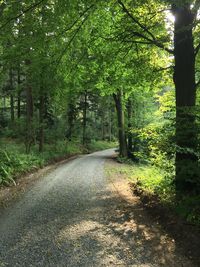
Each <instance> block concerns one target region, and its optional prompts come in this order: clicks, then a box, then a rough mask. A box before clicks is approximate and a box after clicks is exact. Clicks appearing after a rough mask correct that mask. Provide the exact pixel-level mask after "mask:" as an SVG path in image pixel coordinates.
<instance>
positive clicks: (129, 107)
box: [127, 98, 133, 158]
mask: <svg viewBox="0 0 200 267" xmlns="http://www.w3.org/2000/svg"><path fill="white" fill-rule="evenodd" d="M127 115H128V156H129V157H130V158H131V157H132V151H133V136H132V133H131V129H132V101H131V99H130V98H129V99H128V103H127Z"/></svg>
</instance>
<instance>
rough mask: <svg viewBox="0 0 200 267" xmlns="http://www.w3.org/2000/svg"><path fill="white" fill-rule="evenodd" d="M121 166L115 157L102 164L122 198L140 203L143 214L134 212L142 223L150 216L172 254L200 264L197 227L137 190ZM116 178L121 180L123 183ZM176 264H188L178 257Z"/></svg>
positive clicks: (199, 241)
mask: <svg viewBox="0 0 200 267" xmlns="http://www.w3.org/2000/svg"><path fill="white" fill-rule="evenodd" d="M123 167H124V165H123V164H121V163H118V162H117V161H116V160H115V159H112V160H109V161H107V165H106V172H107V175H108V176H109V177H110V179H115V180H116V179H117V180H119V186H118V188H119V192H120V194H121V195H122V197H123V198H125V199H127V198H128V201H129V202H138V205H142V208H143V209H144V211H145V212H147V216H145V215H144V214H142V215H141V214H138V216H139V217H140V218H142V219H141V221H142V223H143V224H144V225H145V224H148V222H147V221H146V220H148V218H150V220H151V221H152V223H153V224H155V225H158V227H160V229H161V231H163V233H165V234H166V236H167V240H168V241H167V242H169V243H168V247H169V248H170V247H171V249H172V250H175V252H174V253H175V254H176V253H178V254H179V255H184V256H185V257H186V258H187V259H188V260H190V261H191V264H192V265H191V266H200V257H199V254H200V249H199V248H200V231H199V229H198V228H197V227H194V226H193V225H190V224H188V223H187V222H186V221H184V220H182V219H181V218H179V217H178V216H177V215H176V214H175V213H174V212H173V211H172V210H170V209H169V208H166V207H163V206H162V205H161V204H159V202H157V201H156V199H151V198H150V197H149V196H146V195H143V194H142V192H140V191H137V188H136V187H135V186H133V184H131V183H130V182H129V181H128V179H127V177H126V175H125V174H124V172H123V171H121V170H122V168H123ZM120 181H124V183H123V182H120ZM125 187H126V189H125ZM125 192H126V193H125ZM139 203H140V204H139ZM133 212H135V211H133ZM129 213H130V211H129ZM138 216H137V217H138ZM181 264H182V265H181ZM169 266H171V265H169ZM180 266H188V265H185V264H184V262H182V261H181V262H180ZM189 266H190V265H189Z"/></svg>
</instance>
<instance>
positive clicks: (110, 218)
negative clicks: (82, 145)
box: [0, 149, 189, 267]
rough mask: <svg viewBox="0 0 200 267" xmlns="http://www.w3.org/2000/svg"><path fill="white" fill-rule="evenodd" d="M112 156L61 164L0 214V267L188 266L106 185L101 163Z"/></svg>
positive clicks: (135, 209) (138, 208)
mask: <svg viewBox="0 0 200 267" xmlns="http://www.w3.org/2000/svg"><path fill="white" fill-rule="evenodd" d="M113 153H114V150H112V149H110V150H106V151H103V152H97V153H93V154H91V155H86V156H81V157H79V158H78V159H75V160H73V161H71V162H69V163H67V164H63V165H60V166H59V167H57V168H56V169H55V170H54V171H52V172H51V173H50V174H48V175H46V176H45V177H43V178H41V179H40V180H39V181H38V182H36V184H35V185H34V186H33V187H32V188H31V189H30V190H29V191H28V192H27V193H25V194H24V195H23V197H22V198H21V200H20V201H19V202H18V203H16V204H14V205H13V206H12V207H10V208H9V209H7V210H5V211H4V212H3V214H2V215H1V217H0V267H2V266H9V267H18V266H19V267H24V266H26V267H31V266H34V267H39V266H42V267H46V266H52V267H56V266H60V267H62V266H63V267H77V266H83V267H92V266H105V267H107V266H124V267H125V266H135V267H136V266H138V267H150V266H154V267H159V266H168V267H173V266H177V267H179V266H189V265H187V264H186V263H187V261H185V260H183V262H184V263H185V264H186V265H182V259H181V260H180V258H179V256H176V255H174V253H175V252H174V251H175V248H174V247H173V245H171V243H172V242H171V241H170V242H168V241H167V238H166V236H165V235H163V234H161V233H160V232H159V231H160V230H159V229H157V228H154V226H152V223H151V222H147V223H146V222H145V221H146V219H145V220H144V219H143V217H145V216H147V215H146V214H145V211H143V209H142V207H141V206H140V204H138V203H134V204H133V205H131V204H124V200H122V199H121V197H120V195H119V192H118V190H117V189H116V187H115V186H114V185H113V183H111V182H109V181H108V179H107V178H106V176H105V174H104V162H105V160H106V159H107V158H109V157H110V156H112V155H113ZM124 205H125V206H124ZM121 209H127V210H128V211H127V212H126V213H121ZM131 214H132V215H131ZM131 216H132V217H131ZM148 220H149V219H147V221H148ZM166 244H167V245H166Z"/></svg>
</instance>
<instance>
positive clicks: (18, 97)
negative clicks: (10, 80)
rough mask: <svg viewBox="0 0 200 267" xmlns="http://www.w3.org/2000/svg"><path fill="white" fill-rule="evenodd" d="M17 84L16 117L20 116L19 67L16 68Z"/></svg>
mask: <svg viewBox="0 0 200 267" xmlns="http://www.w3.org/2000/svg"><path fill="white" fill-rule="evenodd" d="M17 85H18V93H17V117H18V119H19V118H20V117H21V88H20V86H21V77H20V68H18V70H17Z"/></svg>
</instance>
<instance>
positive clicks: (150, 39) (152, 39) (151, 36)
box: [117, 0, 174, 54]
mask: <svg viewBox="0 0 200 267" xmlns="http://www.w3.org/2000/svg"><path fill="white" fill-rule="evenodd" d="M117 1H118V3H119V4H120V6H121V7H122V9H123V11H124V12H125V13H126V14H127V15H128V17H129V18H131V20H132V21H133V22H134V23H135V24H137V25H138V26H139V27H140V28H141V29H142V30H143V31H144V32H145V33H146V34H148V35H149V37H147V36H146V35H145V34H143V33H140V32H136V31H134V32H132V33H133V35H134V36H137V37H140V38H142V39H144V40H146V41H147V42H149V43H151V44H153V45H155V46H157V47H159V48H161V49H163V50H165V51H166V52H168V53H170V54H174V50H172V49H170V48H167V47H165V45H164V44H163V43H161V42H160V41H159V40H158V39H157V38H156V37H155V36H154V34H153V33H152V32H150V31H149V29H148V28H147V27H146V26H145V25H143V24H142V23H141V22H139V21H138V20H137V19H136V18H135V17H134V16H133V15H132V14H131V13H130V12H129V10H128V9H127V8H126V6H125V5H124V3H123V2H122V1H121V0H117Z"/></svg>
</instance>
